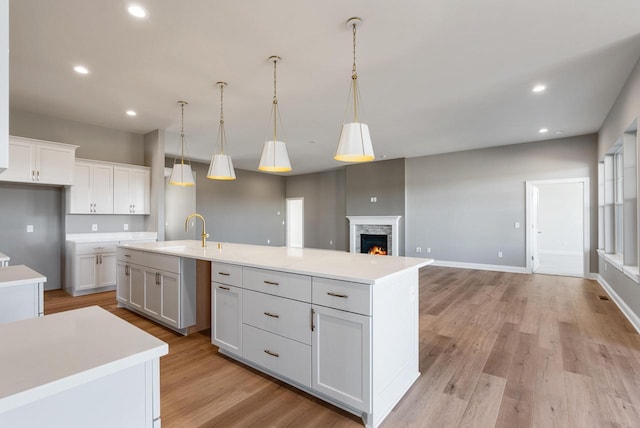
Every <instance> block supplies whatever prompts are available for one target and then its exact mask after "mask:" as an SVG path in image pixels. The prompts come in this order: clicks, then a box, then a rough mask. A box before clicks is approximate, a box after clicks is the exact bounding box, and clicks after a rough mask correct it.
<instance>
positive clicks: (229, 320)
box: [211, 282, 242, 355]
mask: <svg viewBox="0 0 640 428" xmlns="http://www.w3.org/2000/svg"><path fill="white" fill-rule="evenodd" d="M211 311H212V315H211V343H213V344H214V345H216V346H218V347H219V348H222V349H225V350H227V351H229V352H232V353H234V354H237V355H242V289H241V288H238V287H234V286H232V285H225V284H221V283H218V282H213V283H212V284H211Z"/></svg>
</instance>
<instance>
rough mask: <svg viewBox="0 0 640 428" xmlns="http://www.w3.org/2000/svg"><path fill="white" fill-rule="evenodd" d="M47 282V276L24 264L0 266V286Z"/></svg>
mask: <svg viewBox="0 0 640 428" xmlns="http://www.w3.org/2000/svg"><path fill="white" fill-rule="evenodd" d="M34 282H47V278H46V277H45V276H44V275H42V274H41V273H38V272H36V271H35V270H33V269H31V268H30V267H28V266H25V265H13V266H4V267H0V287H12V286H14V285H23V284H33V283H34Z"/></svg>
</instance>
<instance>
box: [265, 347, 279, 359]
mask: <svg viewBox="0 0 640 428" xmlns="http://www.w3.org/2000/svg"><path fill="white" fill-rule="evenodd" d="M264 353H265V354H269V355H271V356H272V357H276V358H279V357H280V355H278V354H276V353H275V352H271V351H269V350H268V349H265V350H264Z"/></svg>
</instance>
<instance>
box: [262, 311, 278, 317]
mask: <svg viewBox="0 0 640 428" xmlns="http://www.w3.org/2000/svg"><path fill="white" fill-rule="evenodd" d="M264 314H265V315H266V316H268V317H271V318H280V315H278V314H272V313H271V312H265V313H264Z"/></svg>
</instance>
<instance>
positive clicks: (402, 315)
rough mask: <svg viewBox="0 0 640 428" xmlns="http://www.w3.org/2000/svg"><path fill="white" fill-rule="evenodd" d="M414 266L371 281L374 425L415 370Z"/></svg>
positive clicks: (412, 379)
mask: <svg viewBox="0 0 640 428" xmlns="http://www.w3.org/2000/svg"><path fill="white" fill-rule="evenodd" d="M418 279H419V276H418V268H410V269H406V270H404V271H401V272H397V273H395V274H393V275H390V276H388V277H386V278H383V279H381V280H378V281H376V283H375V284H373V321H372V322H373V326H372V329H371V331H372V334H373V341H372V342H373V343H372V350H373V352H372V358H373V370H372V372H373V382H372V385H373V391H372V395H373V420H372V421H368V422H369V423H368V424H367V425H369V424H371V425H372V426H378V425H379V424H380V423H381V422H382V420H383V419H384V418H385V417H386V416H387V415H388V414H389V412H390V411H391V410H392V409H393V407H394V406H395V405H396V404H397V403H398V401H400V399H401V398H402V397H403V396H404V394H405V393H406V392H407V391H408V390H409V388H410V387H411V385H412V384H413V383H414V382H415V381H416V379H417V378H418V376H420V372H419V367H418V364H419V355H418V353H419V336H418V320H419V315H418V300H419V299H418Z"/></svg>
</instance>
